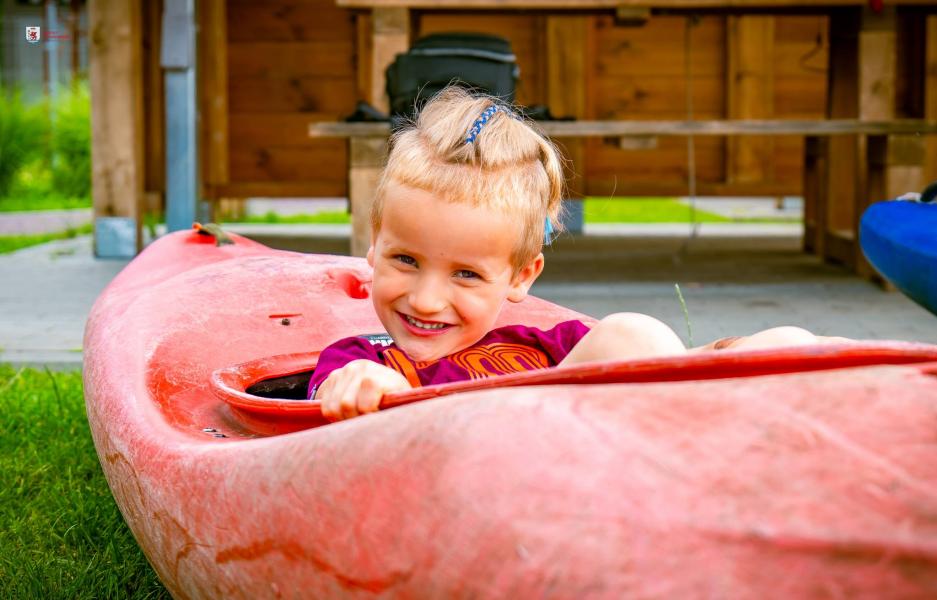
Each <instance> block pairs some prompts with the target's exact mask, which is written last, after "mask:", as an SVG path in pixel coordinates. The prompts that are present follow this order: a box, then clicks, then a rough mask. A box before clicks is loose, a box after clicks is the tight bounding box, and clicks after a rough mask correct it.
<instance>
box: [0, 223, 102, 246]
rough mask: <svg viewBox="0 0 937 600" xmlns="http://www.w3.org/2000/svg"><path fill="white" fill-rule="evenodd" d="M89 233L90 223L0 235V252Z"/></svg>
mask: <svg viewBox="0 0 937 600" xmlns="http://www.w3.org/2000/svg"><path fill="white" fill-rule="evenodd" d="M88 233H91V224H90V223H89V224H87V225H82V226H81V227H76V228H74V229H67V230H65V231H59V232H56V233H37V234H30V235H0V254H7V253H9V252H15V251H16V250H21V249H23V248H28V247H30V246H37V245H39V244H45V243H46V242H51V241H53V240H64V239H70V238H73V237H75V236H79V235H85V234H88Z"/></svg>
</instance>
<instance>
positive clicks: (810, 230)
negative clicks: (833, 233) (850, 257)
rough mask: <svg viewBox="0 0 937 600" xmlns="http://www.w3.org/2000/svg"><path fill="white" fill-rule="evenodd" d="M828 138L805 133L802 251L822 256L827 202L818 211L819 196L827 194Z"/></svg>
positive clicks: (823, 196)
mask: <svg viewBox="0 0 937 600" xmlns="http://www.w3.org/2000/svg"><path fill="white" fill-rule="evenodd" d="M829 152H830V140H829V138H826V137H819V136H807V138H806V139H805V140H804V241H803V244H804V246H803V247H804V251H805V252H812V253H814V254H817V255H819V256H823V255H824V250H825V246H824V242H825V241H826V239H825V237H826V236H825V235H824V232H826V210H825V208H826V205H825V203H822V204H823V209H824V210H820V205H821V202H820V201H819V199H820V198H825V197H826V190H827V182H826V176H827V174H828V171H827V161H828V160H829Z"/></svg>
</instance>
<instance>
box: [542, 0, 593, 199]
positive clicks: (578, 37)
mask: <svg viewBox="0 0 937 600" xmlns="http://www.w3.org/2000/svg"><path fill="white" fill-rule="evenodd" d="M590 23H591V21H590V17H583V16H550V17H547V19H546V28H547V31H546V42H547V57H546V60H547V106H549V107H550V110H551V111H552V112H553V113H554V114H556V115H558V116H570V117H575V118H577V119H583V118H585V117H587V116H588V115H587V114H586V98H587V95H588V93H589V90H588V89H587V88H588V84H587V81H588V74H589V65H590V64H591V63H590V61H589V58H588V49H589V40H588V36H589V33H588V32H589V27H590ZM562 146H563V148H562V151H563V154H564V155H565V157H566V158H567V159H569V162H567V163H566V186H567V191H568V195H569V196H570V197H572V198H581V197H582V196H583V174H584V173H585V169H586V160H585V159H586V147H585V141H584V140H577V139H573V140H569V141H566V142H564V143H563V144H562Z"/></svg>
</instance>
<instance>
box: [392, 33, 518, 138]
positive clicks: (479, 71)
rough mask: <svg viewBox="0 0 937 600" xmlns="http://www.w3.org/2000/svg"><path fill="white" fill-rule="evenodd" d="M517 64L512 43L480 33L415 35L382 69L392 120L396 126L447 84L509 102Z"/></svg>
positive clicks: (513, 88) (515, 81)
mask: <svg viewBox="0 0 937 600" xmlns="http://www.w3.org/2000/svg"><path fill="white" fill-rule="evenodd" d="M519 76H520V68H519V67H518V66H517V57H516V56H514V52H513V51H512V50H511V43H510V42H509V41H507V40H506V39H504V38H501V37H498V36H494V35H485V34H481V33H436V34H433V35H428V36H426V37H423V38H420V39H419V40H418V41H417V42H416V43H415V44H413V47H412V48H410V50H408V51H407V52H406V53H405V54H398V55H397V58H396V59H395V60H394V62H393V63H392V64H391V65H390V66H389V67H387V96H388V98H389V99H390V114H391V122H392V123H393V124H394V126H395V127H396V126H399V125H400V124H402V123H403V122H404V121H405V120H406V119H409V118H412V117H413V115H415V114H416V113H417V112H418V111H419V109H420V108H422V107H423V104H425V103H426V101H427V100H429V99H430V98H432V97H433V95H434V94H436V93H437V92H438V91H439V90H441V89H443V88H444V87H446V86H447V85H449V84H458V85H462V86H464V87H466V88H469V89H472V90H475V91H479V92H485V93H487V94H491V95H492V96H497V97H498V98H501V99H502V100H504V101H505V102H510V103H513V102H514V92H515V89H516V87H517V79H518V77H519Z"/></svg>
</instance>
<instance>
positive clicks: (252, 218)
mask: <svg viewBox="0 0 937 600" xmlns="http://www.w3.org/2000/svg"><path fill="white" fill-rule="evenodd" d="M584 203H585V204H584V206H583V215H584V219H585V222H586V223H690V222H692V221H693V218H694V217H693V214H692V212H693V211H692V209H691V207H690V206H689V205H687V204H685V203H683V202H680V201H678V200H676V199H675V198H608V197H605V198H586V199H585V200H584ZM695 219H696V221H697V222H700V223H790V222H792V220H791V219H784V218H731V217H725V216H722V215H718V214H715V213H711V212H706V211H704V210H699V209H697V210H696V216H695ZM238 222H241V223H270V224H278V223H349V222H350V219H349V215H348V213H347V212H345V211H343V210H341V211H325V212H320V213H316V214H311V215H310V214H299V215H290V216H281V215H278V214H276V213H273V212H268V213H267V214H265V215H249V216H247V217H244V218H242V219H239V220H238Z"/></svg>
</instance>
